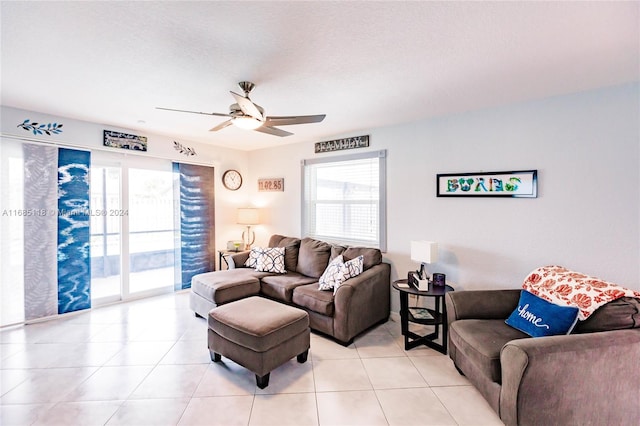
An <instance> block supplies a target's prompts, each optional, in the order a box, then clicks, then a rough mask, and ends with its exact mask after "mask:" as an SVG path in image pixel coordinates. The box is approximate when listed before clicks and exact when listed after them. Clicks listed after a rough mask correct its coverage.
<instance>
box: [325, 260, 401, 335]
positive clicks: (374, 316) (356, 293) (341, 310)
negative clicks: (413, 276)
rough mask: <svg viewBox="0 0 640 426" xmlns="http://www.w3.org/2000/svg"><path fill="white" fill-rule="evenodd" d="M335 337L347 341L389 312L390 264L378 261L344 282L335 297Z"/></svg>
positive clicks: (387, 315)
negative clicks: (378, 262)
mask: <svg viewBox="0 0 640 426" xmlns="http://www.w3.org/2000/svg"><path fill="white" fill-rule="evenodd" d="M334 307H335V314H334V318H333V328H334V337H335V338H336V339H338V340H340V341H341V342H344V343H347V342H350V341H351V339H353V338H354V337H355V336H356V335H357V334H359V333H361V332H362V331H364V330H366V329H367V328H369V327H371V326H372V325H374V324H376V323H378V322H380V321H383V320H385V319H386V318H388V317H389V313H390V311H391V265H389V264H388V263H380V264H378V265H375V266H373V267H371V268H369V269H367V270H366V271H364V272H363V273H362V274H360V275H358V276H357V277H354V278H350V279H348V280H347V281H345V282H344V283H343V284H342V285H341V286H340V287H338V290H337V291H336V294H335V296H334Z"/></svg>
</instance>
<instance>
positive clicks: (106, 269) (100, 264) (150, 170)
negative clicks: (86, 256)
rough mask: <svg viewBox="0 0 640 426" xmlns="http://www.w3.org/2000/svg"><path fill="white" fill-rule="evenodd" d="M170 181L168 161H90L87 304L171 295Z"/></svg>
mask: <svg viewBox="0 0 640 426" xmlns="http://www.w3.org/2000/svg"><path fill="white" fill-rule="evenodd" d="M131 163H133V164H135V167H132V166H131V165H130V164H131ZM173 179H174V176H173V173H172V165H171V162H169V161H165V160H150V159H144V160H143V159H139V158H138V157H135V158H133V159H131V158H127V157H125V156H124V155H117V154H110V153H109V154H105V153H96V154H95V155H94V156H93V158H92V165H91V206H92V207H91V215H92V216H91V299H92V302H93V304H94V305H99V304H103V303H108V302H113V301H117V300H121V299H127V298H129V297H140V296H147V295H152V294H155V293H160V292H168V291H172V290H173V287H174V274H175V272H174V263H175V262H174V246H175V229H174V228H175V226H174V215H175V212H174V194H173V191H174V189H173V188H174V186H173Z"/></svg>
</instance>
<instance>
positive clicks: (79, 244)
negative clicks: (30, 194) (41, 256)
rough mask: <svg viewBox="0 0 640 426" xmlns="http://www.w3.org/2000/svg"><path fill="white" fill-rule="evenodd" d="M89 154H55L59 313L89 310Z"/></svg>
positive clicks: (70, 150) (62, 152) (64, 151)
mask: <svg viewBox="0 0 640 426" xmlns="http://www.w3.org/2000/svg"><path fill="white" fill-rule="evenodd" d="M90 164H91V153H90V152H87V151H77V150H74V149H65V148H60V151H59V153H58V313H59V314H64V313H66V312H73V311H78V310H81V309H88V308H90V307H91V293H90V289H91V258H90V246H91V240H90V236H89V219H90V216H89V214H90V205H89V200H90V193H89V166H90Z"/></svg>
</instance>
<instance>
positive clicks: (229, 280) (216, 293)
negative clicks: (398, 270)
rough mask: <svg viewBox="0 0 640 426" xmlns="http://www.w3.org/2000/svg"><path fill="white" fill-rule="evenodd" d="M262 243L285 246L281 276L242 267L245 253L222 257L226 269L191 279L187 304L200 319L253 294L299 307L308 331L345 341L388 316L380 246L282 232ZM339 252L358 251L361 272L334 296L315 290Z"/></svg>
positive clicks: (385, 272) (387, 291)
mask: <svg viewBox="0 0 640 426" xmlns="http://www.w3.org/2000/svg"><path fill="white" fill-rule="evenodd" d="M268 246H269V247H284V248H285V260H284V262H285V269H286V271H287V272H286V273H285V274H274V273H269V272H256V271H255V270H254V269H252V268H247V267H245V266H244V263H245V261H246V260H247V258H248V257H249V252H248V251H245V252H240V253H237V254H233V255H231V256H229V257H228V258H227V261H228V263H229V269H228V270H225V271H215V272H207V273H204V274H199V275H196V276H194V277H193V279H192V282H191V295H190V305H191V309H193V310H194V311H195V313H196V315H198V316H202V317H205V318H206V317H207V314H208V313H209V311H210V310H211V309H213V308H215V307H216V306H218V305H222V304H225V303H228V302H232V301H234V300H239V299H243V298H245V297H249V296H255V295H259V296H262V297H266V298H269V299H272V300H276V301H279V302H282V303H286V304H288V305H292V306H296V307H299V308H301V309H304V310H305V311H307V313H308V314H309V322H310V327H311V329H312V330H315V331H318V332H321V333H324V334H327V335H329V336H332V337H333V338H335V339H336V340H337V341H339V342H340V343H342V344H345V345H346V344H349V343H351V342H352V341H353V338H354V337H355V336H357V335H358V334H360V333H362V332H363V331H365V330H366V329H368V328H370V327H372V326H373V325H376V324H378V323H383V322H386V321H387V320H388V318H389V312H390V275H391V267H390V265H389V264H388V263H384V262H382V253H381V252H380V250H378V249H374V248H366V247H344V246H338V245H335V244H329V243H327V242H324V241H320V240H316V239H313V238H303V239H299V238H294V237H285V236H282V235H273V236H272V237H271V238H270V240H269V244H268ZM340 254H342V255H343V257H344V259H345V261H347V260H350V259H353V258H356V257H358V256H359V255H362V256H363V257H364V271H363V272H362V274H360V275H358V276H357V277H354V278H350V279H348V280H346V281H345V282H344V283H343V284H342V285H341V286H340V287H339V288H338V290H337V291H336V293H335V295H334V293H333V291H323V290H319V289H318V279H319V278H320V276H321V275H322V273H323V272H324V270H325V269H326V267H327V265H328V264H329V262H330V260H331V259H333V258H334V257H336V256H338V255H340Z"/></svg>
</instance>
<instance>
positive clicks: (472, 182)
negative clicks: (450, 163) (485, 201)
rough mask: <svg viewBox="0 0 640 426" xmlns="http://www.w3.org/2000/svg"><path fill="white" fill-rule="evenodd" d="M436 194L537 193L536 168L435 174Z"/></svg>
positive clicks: (444, 195)
mask: <svg viewBox="0 0 640 426" xmlns="http://www.w3.org/2000/svg"><path fill="white" fill-rule="evenodd" d="M436 179H437V182H436V185H437V195H438V197H520V198H536V197H537V196H538V171H537V170H518V171H512V172H486V173H484V172H480V173H448V174H438V175H437V178H436Z"/></svg>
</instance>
